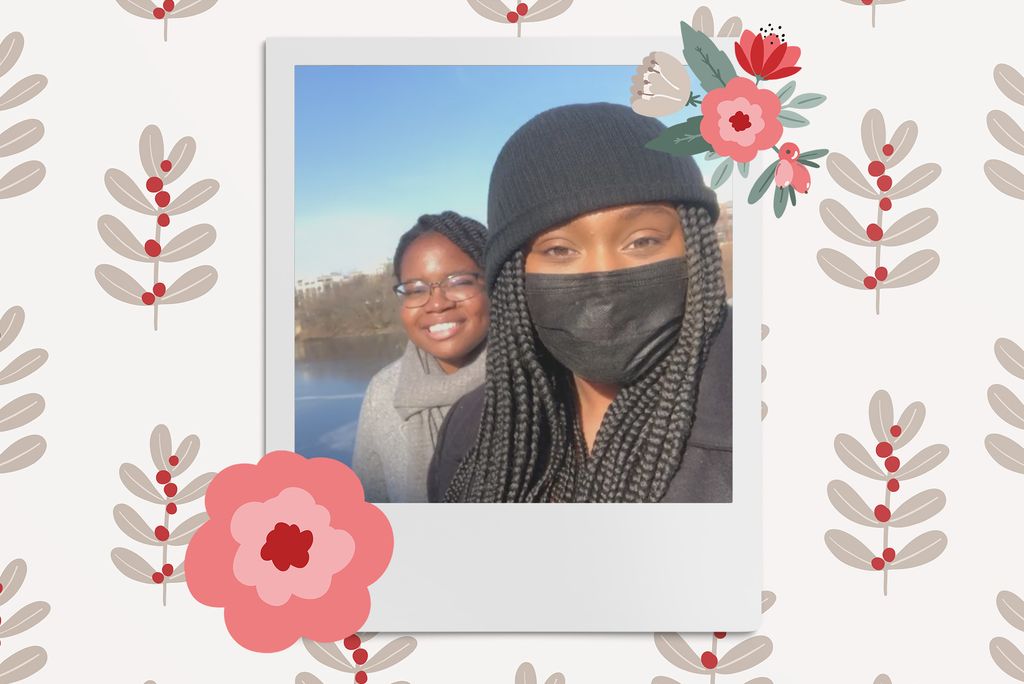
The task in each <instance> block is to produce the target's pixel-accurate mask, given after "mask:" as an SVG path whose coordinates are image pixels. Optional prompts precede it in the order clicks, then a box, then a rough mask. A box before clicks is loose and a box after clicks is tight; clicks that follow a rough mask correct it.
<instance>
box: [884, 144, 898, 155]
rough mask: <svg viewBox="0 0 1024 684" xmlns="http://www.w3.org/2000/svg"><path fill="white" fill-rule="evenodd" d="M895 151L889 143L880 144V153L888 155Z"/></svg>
mask: <svg viewBox="0 0 1024 684" xmlns="http://www.w3.org/2000/svg"><path fill="white" fill-rule="evenodd" d="M895 151H896V149H895V148H894V147H893V146H892V145H890V144H889V143H886V144H884V145H882V154H884V155H885V156H886V157H888V156H890V155H891V154H892V153H893V152H895Z"/></svg>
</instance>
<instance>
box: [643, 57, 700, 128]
mask: <svg viewBox="0 0 1024 684" xmlns="http://www.w3.org/2000/svg"><path fill="white" fill-rule="evenodd" d="M689 98H690V74H689V73H688V72H687V71H686V66H684V65H683V63H682V62H680V61H679V60H678V59H676V58H675V57H673V56H672V55H670V54H669V53H667V52H652V53H651V54H649V55H647V57H645V58H644V61H643V62H642V63H641V64H640V66H638V67H637V68H636V75H635V76H633V87H632V91H631V97H630V98H629V102H630V104H631V105H632V106H633V111H634V112H636V113H637V114H642V115H644V116H667V115H669V114H674V113H675V112H678V111H679V110H680V109H682V108H683V107H685V106H686V101H687V100H688V99H689Z"/></svg>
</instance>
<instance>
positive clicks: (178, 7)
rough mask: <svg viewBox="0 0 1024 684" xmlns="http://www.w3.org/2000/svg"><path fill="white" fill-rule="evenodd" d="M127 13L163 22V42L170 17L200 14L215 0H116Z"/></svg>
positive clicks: (177, 17) (180, 17)
mask: <svg viewBox="0 0 1024 684" xmlns="http://www.w3.org/2000/svg"><path fill="white" fill-rule="evenodd" d="M117 4H118V5H120V6H121V8H122V9H124V10H125V11H126V12H128V13H129V14H134V15H135V16H137V17H140V18H142V19H155V20H157V21H161V22H163V25H164V42H165V43H166V42H167V25H168V24H169V23H170V21H171V19H184V18H185V17H194V16H196V15H197V14H202V13H203V12H205V11H206V10H208V9H210V8H211V7H213V6H214V5H216V4H217V0H158V1H157V2H156V3H153V2H151V1H150V0H117Z"/></svg>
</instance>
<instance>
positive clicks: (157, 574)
mask: <svg viewBox="0 0 1024 684" xmlns="http://www.w3.org/2000/svg"><path fill="white" fill-rule="evenodd" d="M153 581H154V582H156V583H157V584H160V583H161V582H163V581H164V574H163V573H162V572H154V573H153Z"/></svg>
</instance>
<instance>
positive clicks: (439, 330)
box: [427, 323, 459, 339]
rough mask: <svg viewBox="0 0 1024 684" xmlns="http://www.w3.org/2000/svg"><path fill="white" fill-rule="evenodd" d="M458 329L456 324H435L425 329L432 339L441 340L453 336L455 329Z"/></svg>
mask: <svg viewBox="0 0 1024 684" xmlns="http://www.w3.org/2000/svg"><path fill="white" fill-rule="evenodd" d="M458 327H459V324H458V323H435V324H434V325H432V326H430V327H429V328H427V332H428V333H429V334H430V336H431V337H433V338H436V339H443V338H446V337H450V336H451V335H453V334H454V333H455V329H456V328H458Z"/></svg>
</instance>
